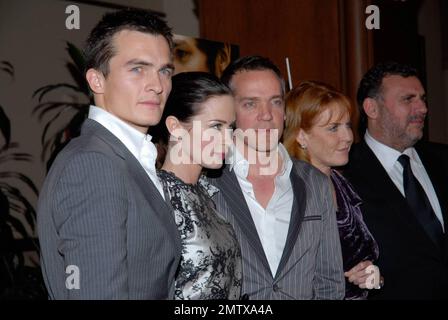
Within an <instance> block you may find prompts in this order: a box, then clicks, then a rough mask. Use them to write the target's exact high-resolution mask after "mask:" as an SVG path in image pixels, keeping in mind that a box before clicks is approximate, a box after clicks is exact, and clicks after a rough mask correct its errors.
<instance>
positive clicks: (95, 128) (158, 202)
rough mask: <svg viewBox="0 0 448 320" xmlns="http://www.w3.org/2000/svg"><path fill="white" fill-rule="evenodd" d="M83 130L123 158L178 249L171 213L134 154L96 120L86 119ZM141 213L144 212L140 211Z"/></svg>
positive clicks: (178, 243)
mask: <svg viewBox="0 0 448 320" xmlns="http://www.w3.org/2000/svg"><path fill="white" fill-rule="evenodd" d="M83 131H84V134H86V135H90V134H93V135H96V136H97V137H99V138H100V139H101V140H103V141H104V142H105V143H107V144H108V145H109V146H110V147H111V148H112V149H113V150H114V151H115V153H116V154H117V156H118V157H120V158H122V159H123V162H124V166H125V167H126V168H127V171H128V172H129V173H130V175H131V176H132V178H133V180H134V181H135V182H136V184H137V185H138V187H139V188H140V190H141V191H142V194H143V196H144V197H145V199H146V201H147V202H148V205H149V206H150V207H151V208H152V209H153V213H154V214H155V215H156V216H157V217H159V219H160V220H161V221H162V222H163V225H164V226H165V227H166V228H167V229H168V230H167V231H168V232H167V233H168V236H169V237H171V238H172V240H173V241H174V242H175V243H176V246H177V247H178V249H179V251H180V250H181V242H180V237H179V236H178V230H177V226H176V223H175V221H174V218H173V214H172V212H171V210H170V208H169V207H168V205H167V203H166V202H165V200H164V199H163V197H162V196H161V195H160V192H159V190H158V189H157V188H156V186H155V185H154V183H153V182H152V180H151V179H150V178H149V176H148V174H147V173H146V171H145V169H144V168H143V167H142V166H141V164H140V162H138V160H137V159H136V158H135V157H134V155H133V154H132V153H131V152H130V151H129V150H128V148H126V146H125V145H124V144H123V143H122V142H121V141H120V140H119V139H118V138H117V137H116V136H115V135H113V134H112V133H111V132H110V131H109V130H107V129H106V128H104V127H103V126H102V125H101V124H99V123H97V122H96V121H94V120H91V119H86V121H85V123H84V126H83ZM142 214H144V212H142Z"/></svg>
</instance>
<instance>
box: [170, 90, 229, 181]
mask: <svg viewBox="0 0 448 320" xmlns="http://www.w3.org/2000/svg"><path fill="white" fill-rule="evenodd" d="M234 110H235V109H234V99H233V97H231V96H230V95H223V96H217V97H211V98H209V99H207V100H206V101H205V102H204V103H202V104H201V112H200V113H199V114H197V115H196V116H194V117H193V118H192V119H191V121H189V122H188V123H183V122H181V121H179V119H177V118H176V117H174V116H169V117H167V119H166V121H165V124H166V126H167V128H168V131H169V132H170V134H171V135H172V137H173V139H172V140H173V141H172V142H170V143H169V146H168V151H167V156H166V159H165V162H164V163H163V166H162V169H164V170H166V171H170V172H172V173H174V174H175V175H176V176H177V177H178V178H179V179H181V180H182V181H183V182H185V183H189V184H196V183H197V182H198V179H199V176H200V175H201V172H202V170H203V169H204V168H207V169H218V168H220V167H221V166H222V164H223V162H224V159H225V155H226V153H227V151H228V149H229V146H230V143H231V141H232V138H231V129H232V125H233V123H234V122H235V111H234ZM193 123H195V125H200V127H201V132H200V135H199V136H195V135H194V134H193V130H192V128H193ZM178 144H180V145H178ZM176 145H178V147H180V148H181V150H182V152H185V155H186V158H187V159H186V160H187V161H184V162H182V163H180V164H179V163H174V162H175V160H176V159H175V158H173V157H176V156H177V150H178V149H179V148H177V149H176ZM197 146H200V152H199V153H196V152H195V150H194V148H197ZM175 150H176V151H175ZM196 151H198V150H196Z"/></svg>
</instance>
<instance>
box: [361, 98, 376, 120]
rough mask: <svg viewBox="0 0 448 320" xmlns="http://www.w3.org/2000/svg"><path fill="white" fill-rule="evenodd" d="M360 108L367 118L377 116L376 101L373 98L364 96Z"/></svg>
mask: <svg viewBox="0 0 448 320" xmlns="http://www.w3.org/2000/svg"><path fill="white" fill-rule="evenodd" d="M362 108H363V109H364V112H365V113H366V115H367V118H370V119H376V118H377V117H378V109H379V105H378V102H377V101H376V100H375V99H373V98H366V99H364V102H363V103H362Z"/></svg>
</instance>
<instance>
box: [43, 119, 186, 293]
mask: <svg viewBox="0 0 448 320" xmlns="http://www.w3.org/2000/svg"><path fill="white" fill-rule="evenodd" d="M37 222H38V234H39V240H40V245H41V266H42V272H43V276H44V280H45V284H46V286H47V289H48V292H49V298H50V299H167V298H172V297H173V293H174V274H175V271H176V269H177V266H178V264H179V260H180V253H181V244H180V237H179V235H178V231H177V227H176V225H175V222H174V218H173V215H172V213H171V211H170V209H169V208H168V206H167V205H166V203H165V201H164V200H163V198H162V197H161V195H160V194H159V192H158V190H157V188H156V187H155V186H154V184H153V183H152V181H151V179H150V178H149V177H148V175H147V174H146V172H145V170H144V169H143V168H142V167H141V165H140V163H139V162H138V161H137V159H136V158H135V157H134V156H133V155H132V154H131V153H130V152H129V150H128V149H127V148H126V147H125V146H124V145H123V144H122V143H121V141H120V140H119V139H117V138H116V137H115V136H114V135H113V134H112V133H111V132H109V131H108V130H107V129H106V128H104V127H103V126H102V125H100V124H99V123H97V122H95V121H93V120H90V119H87V120H86V121H85V123H84V125H83V128H82V131H81V135H80V137H78V138H76V139H74V140H72V141H71V142H70V143H69V144H68V145H67V146H66V147H65V148H64V149H63V150H62V151H61V153H60V154H59V155H58V157H57V158H56V160H55V162H54V163H53V165H52V167H51V170H50V172H49V173H48V176H47V178H46V180H45V183H44V186H43V189H42V190H41V193H40V198H39V203H38V213H37ZM70 265H74V266H76V267H77V268H78V269H79V276H80V277H79V280H80V281H79V289H77V288H76V281H75V280H74V278H73V276H74V275H75V274H76V271H73V269H69V270H68V271H70V273H69V274H67V273H66V268H67V266H70ZM66 279H69V280H72V281H69V282H71V284H72V286H71V289H68V288H67V287H66V284H65V283H66ZM69 287H70V286H69Z"/></svg>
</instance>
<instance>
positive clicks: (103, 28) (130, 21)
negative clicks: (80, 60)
mask: <svg viewBox="0 0 448 320" xmlns="http://www.w3.org/2000/svg"><path fill="white" fill-rule="evenodd" d="M122 30H132V31H139V32H143V33H149V34H152V35H155V36H157V35H161V36H163V37H164V38H165V39H166V41H167V42H168V45H169V47H170V50H172V49H173V47H174V45H173V35H172V33H171V28H170V27H168V25H167V24H166V22H165V21H163V20H162V19H160V17H158V16H157V15H156V14H154V13H152V12H150V11H147V10H143V9H125V10H120V11H115V12H111V13H106V14H105V15H104V16H103V17H102V19H101V21H100V22H98V24H97V25H96V26H95V27H94V28H93V30H92V31H91V32H90V35H89V37H88V38H87V42H86V46H85V49H84V56H85V59H86V70H85V71H87V70H88V69H90V68H93V69H96V70H99V71H101V72H102V73H103V74H104V76H107V74H108V73H109V61H110V59H111V58H112V57H113V56H114V54H115V52H114V47H113V43H112V40H113V37H114V35H115V34H116V33H118V32H120V31H122Z"/></svg>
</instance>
